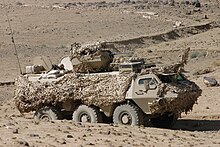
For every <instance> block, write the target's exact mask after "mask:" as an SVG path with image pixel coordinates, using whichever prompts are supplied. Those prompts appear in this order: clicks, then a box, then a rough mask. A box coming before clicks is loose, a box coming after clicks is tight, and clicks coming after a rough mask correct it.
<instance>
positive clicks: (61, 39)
mask: <svg viewBox="0 0 220 147" xmlns="http://www.w3.org/2000/svg"><path fill="white" fill-rule="evenodd" d="M154 1H156V0H152V1H150V0H148V1H147V0H139V1H137V0H131V1H129V0H105V1H100V0H85V1H83V2H82V1H79V0H54V1H51V0H7V1H6V0H5V3H6V5H5V4H4V3H3V1H0V18H1V19H0V24H1V25H0V69H1V70H0V82H1V83H2V82H13V81H14V79H15V78H16V77H17V76H18V75H19V70H18V65H17V60H16V56H15V55H16V54H15V51H14V48H13V44H12V42H11V32H10V28H9V25H8V21H7V17H6V13H5V10H7V11H8V15H9V19H10V23H11V26H12V29H13V34H14V38H15V42H16V45H17V50H18V56H19V59H20V62H21V67H22V71H24V68H25V66H26V65H31V64H32V59H33V57H35V56H39V55H42V56H50V58H51V60H52V61H53V62H54V63H58V62H59V59H60V58H61V57H62V56H64V55H68V54H69V47H70V44H71V43H73V42H80V43H88V42H96V41H107V42H112V43H113V44H114V45H115V46H116V47H117V49H118V50H119V51H121V52H123V53H134V54H135V55H136V56H139V57H144V58H146V59H149V62H162V63H166V64H168V63H172V62H176V61H177V60H178V57H179V55H180V53H181V52H182V51H183V49H186V48H188V47H190V48H191V52H190V56H189V62H188V64H187V66H186V69H185V70H186V74H187V76H188V77H189V78H190V79H191V80H193V81H195V82H196V83H197V84H198V85H199V86H200V87H201V89H202V90H203V93H202V96H201V97H199V99H198V104H196V105H195V106H194V109H193V111H192V112H190V113H189V114H188V115H186V114H182V118H180V119H179V120H178V121H177V124H176V125H175V126H174V127H173V129H159V128H153V127H150V126H149V127H143V126H140V127H130V126H115V125H112V124H81V123H74V122H72V121H70V120H61V121H52V122H43V123H42V122H40V123H35V122H34V121H33V118H32V117H33V114H20V113H19V112H18V110H17V109H16V108H15V105H14V102H13V90H14V88H15V87H14V86H13V85H1V86H0V105H1V106H0V131H1V134H0V146H216V147H217V146H219V145H220V110H219V107H220V93H219V91H220V87H206V85H204V83H203V77H204V76H208V77H213V78H216V80H218V81H220V75H219V72H220V1H219V0H201V7H195V6H193V5H190V4H189V5H187V4H186V3H182V1H181V0H176V1H175V3H174V5H172V6H170V5H169V4H167V5H164V4H161V3H157V2H154ZM179 22H181V25H177V26H175V25H176V24H178V23H179ZM205 70H207V71H210V72H208V73H205V72H204V71H205Z"/></svg>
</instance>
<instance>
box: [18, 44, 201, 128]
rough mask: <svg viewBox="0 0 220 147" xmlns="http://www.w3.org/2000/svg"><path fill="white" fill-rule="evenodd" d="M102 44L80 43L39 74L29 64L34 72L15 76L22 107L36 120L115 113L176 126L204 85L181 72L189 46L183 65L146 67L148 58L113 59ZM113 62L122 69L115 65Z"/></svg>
mask: <svg viewBox="0 0 220 147" xmlns="http://www.w3.org/2000/svg"><path fill="white" fill-rule="evenodd" d="M76 45H78V44H75V46H76ZM97 46H98V45H95V46H92V49H91V46H89V47H88V46H87V47H85V48H82V47H77V49H75V50H74V53H73V52H71V56H68V57H64V58H62V60H61V62H60V65H59V66H57V67H53V70H50V71H49V72H46V73H41V74H36V73H39V71H37V72H36V70H34V67H33V68H30V67H28V68H27V69H28V70H27V71H28V72H29V74H26V75H25V76H20V77H19V78H18V79H17V80H16V91H15V101H16V106H17V108H18V109H19V110H20V112H21V113H25V112H30V111H35V116H34V117H35V119H36V120H56V119H63V118H66V117H68V116H71V118H72V119H73V120H74V121H75V122H91V123H97V122H103V121H104V120H106V118H110V120H112V121H113V123H115V124H124V125H142V124H144V123H145V121H146V120H150V122H151V123H152V124H153V125H154V126H157V127H171V126H172V125H173V124H174V122H175V121H176V120H177V119H178V117H179V116H180V113H182V112H185V113H187V112H188V111H190V110H192V107H193V105H194V104H195V102H196V101H197V98H198V97H199V96H200V95H201V92H202V91H201V89H200V88H199V87H198V86H197V85H196V84H195V83H194V82H192V81H189V80H188V79H187V78H186V77H185V76H184V75H183V74H182V68H183V65H184V64H185V63H186V58H187V54H188V51H189V50H187V51H186V53H185V54H183V56H182V60H181V62H179V63H178V64H174V65H171V66H165V67H155V66H150V67H147V66H146V65H144V63H143V62H142V61H143V60H129V61H130V62H125V61H123V62H124V63H120V62H114V61H113V59H114V57H113V55H112V53H111V52H110V51H109V50H106V49H105V48H104V47H103V46H98V47H97ZM103 48H104V49H103ZM42 59H43V58H42ZM43 60H44V62H43V63H46V62H45V59H43ZM103 60H104V62H102V61H103ZM76 61H77V62H76ZM88 61H89V62H88ZM131 61H132V62H131ZM138 61H140V62H138ZM113 62H114V66H116V65H117V66H118V68H117V71H113V69H115V68H111V66H110V65H111V63H113ZM41 63H42V62H41ZM95 63H97V64H95ZM38 66H42V65H38ZM43 66H44V65H43ZM30 69H31V70H30ZM32 69H33V70H32ZM33 73H34V74H33Z"/></svg>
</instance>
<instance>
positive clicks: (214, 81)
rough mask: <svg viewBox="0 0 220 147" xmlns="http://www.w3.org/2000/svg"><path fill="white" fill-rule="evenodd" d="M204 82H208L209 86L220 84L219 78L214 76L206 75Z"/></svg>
mask: <svg viewBox="0 0 220 147" xmlns="http://www.w3.org/2000/svg"><path fill="white" fill-rule="evenodd" d="M203 82H204V84H206V86H209V87H212V86H217V85H218V82H217V80H216V79H214V78H211V77H204V78H203Z"/></svg>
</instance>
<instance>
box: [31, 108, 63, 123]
mask: <svg viewBox="0 0 220 147" xmlns="http://www.w3.org/2000/svg"><path fill="white" fill-rule="evenodd" d="M59 119H61V112H60V110H58V109H56V108H55V107H51V106H45V107H42V108H40V109H38V110H36V112H35V114H34V120H35V121H51V120H59Z"/></svg>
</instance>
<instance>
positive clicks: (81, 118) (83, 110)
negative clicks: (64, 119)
mask: <svg viewBox="0 0 220 147" xmlns="http://www.w3.org/2000/svg"><path fill="white" fill-rule="evenodd" d="M73 121H75V122H89V123H99V122H101V114H100V112H99V111H98V109H96V108H93V107H89V106H86V105H80V106H79V107H78V108H77V109H76V110H75V111H74V113H73Z"/></svg>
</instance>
